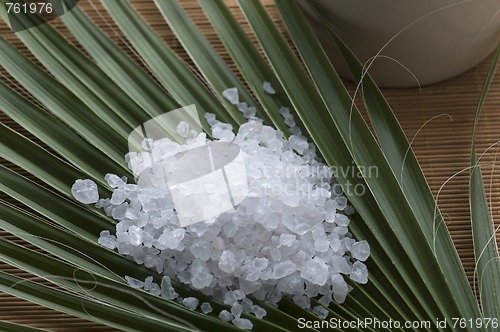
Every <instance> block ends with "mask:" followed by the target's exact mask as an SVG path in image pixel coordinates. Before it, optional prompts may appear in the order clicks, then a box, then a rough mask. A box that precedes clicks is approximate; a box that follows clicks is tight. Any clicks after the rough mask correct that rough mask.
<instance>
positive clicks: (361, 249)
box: [351, 240, 370, 262]
mask: <svg viewBox="0 0 500 332" xmlns="http://www.w3.org/2000/svg"><path fill="white" fill-rule="evenodd" d="M351 255H352V257H353V258H356V259H357V260H360V261H362V262H364V261H366V260H367V259H368V257H369V256H370V245H369V244H368V242H367V241H364V240H363V241H359V242H355V243H353V244H352V246H351Z"/></svg>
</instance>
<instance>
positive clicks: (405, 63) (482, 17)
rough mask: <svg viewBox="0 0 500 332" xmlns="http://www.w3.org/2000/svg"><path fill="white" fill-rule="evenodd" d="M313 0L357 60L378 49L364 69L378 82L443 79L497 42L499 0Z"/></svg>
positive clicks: (343, 69)
mask: <svg viewBox="0 0 500 332" xmlns="http://www.w3.org/2000/svg"><path fill="white" fill-rule="evenodd" d="M298 1H299V3H300V4H301V5H302V6H303V7H304V9H305V10H306V12H307V11H308V8H307V5H305V4H304V3H303V0H298ZM313 1H314V3H315V4H316V5H317V6H319V8H321V12H322V13H324V14H325V15H326V17H327V19H328V20H329V22H330V23H331V24H332V26H333V27H334V29H335V30H336V31H337V33H338V34H339V35H340V37H341V38H342V39H343V40H344V41H345V42H346V43H347V45H348V46H349V47H350V48H351V50H352V51H353V52H354V53H355V54H356V55H357V56H358V58H359V59H360V60H361V61H363V62H366V61H367V60H369V59H370V58H372V57H373V56H375V55H377V54H379V52H380V54H379V55H380V57H379V58H377V59H376V60H375V61H374V63H373V65H372V67H371V68H370V70H369V72H370V74H371V75H372V76H373V77H374V79H375V81H376V82H377V83H378V84H379V85H380V86H385V87H409V86H417V85H419V84H420V85H427V84H432V83H436V82H439V81H442V80H445V79H448V78H450V77H453V76H455V75H458V74H460V73H462V72H464V71H466V70H468V69H470V68H472V67H474V66H475V65H477V64H478V63H479V62H481V61H482V60H484V59H485V58H486V57H487V56H488V55H489V54H490V53H491V52H492V51H493V50H494V49H495V47H496V46H497V44H498V42H499V41H500V1H499V0H465V1H457V0H313ZM308 17H309V19H310V21H311V24H312V26H313V28H314V29H315V31H316V33H317V35H318V37H319V38H320V40H321V42H322V44H323V46H324V47H325V49H326V51H327V53H328V54H329V56H330V58H331V59H333V62H334V65H335V66H336V68H337V70H338V72H339V74H340V75H342V76H344V77H350V74H349V70H348V68H347V66H346V65H345V63H344V62H343V60H342V56H341V55H340V53H339V51H338V50H337V48H336V46H335V45H334V41H333V40H332V39H331V37H330V34H329V33H328V32H327V31H325V30H324V29H322V27H321V26H320V25H319V24H318V22H317V21H316V20H315V19H314V18H313V17H312V16H310V15H308ZM384 46H385V47H384ZM405 67H406V68H405Z"/></svg>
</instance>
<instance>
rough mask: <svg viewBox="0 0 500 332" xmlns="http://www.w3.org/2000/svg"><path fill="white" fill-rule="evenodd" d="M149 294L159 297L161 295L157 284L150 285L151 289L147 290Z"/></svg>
mask: <svg viewBox="0 0 500 332" xmlns="http://www.w3.org/2000/svg"><path fill="white" fill-rule="evenodd" d="M149 292H150V293H151V294H153V295H156V296H160V295H161V289H160V286H158V284H157V283H154V282H153V283H152V284H151V287H150V289H149Z"/></svg>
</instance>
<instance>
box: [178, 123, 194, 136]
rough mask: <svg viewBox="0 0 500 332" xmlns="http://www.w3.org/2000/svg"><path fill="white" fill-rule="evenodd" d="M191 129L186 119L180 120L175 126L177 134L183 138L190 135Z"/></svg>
mask: <svg viewBox="0 0 500 332" xmlns="http://www.w3.org/2000/svg"><path fill="white" fill-rule="evenodd" d="M189 129H190V128H189V124H188V123H187V122H184V121H181V122H179V123H178V124H177V127H176V128H175V130H176V132H177V134H179V136H181V137H182V138H187V137H188V136H189Z"/></svg>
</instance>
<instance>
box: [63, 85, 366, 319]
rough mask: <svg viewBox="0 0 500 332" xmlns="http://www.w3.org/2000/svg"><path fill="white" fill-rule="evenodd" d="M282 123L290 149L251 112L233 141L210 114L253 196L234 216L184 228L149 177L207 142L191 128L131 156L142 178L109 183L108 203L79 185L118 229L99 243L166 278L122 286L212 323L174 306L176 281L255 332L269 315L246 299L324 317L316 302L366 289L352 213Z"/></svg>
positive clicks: (193, 303) (78, 191) (193, 304)
mask: <svg viewBox="0 0 500 332" xmlns="http://www.w3.org/2000/svg"><path fill="white" fill-rule="evenodd" d="M223 96H224V97H225V98H226V99H228V100H229V101H230V102H231V103H233V104H234V105H236V106H237V107H238V109H240V111H242V112H243V113H244V114H245V111H246V110H247V109H248V106H247V105H246V104H244V103H240V102H239V97H238V93H237V90H233V89H228V90H225V91H224V93H223ZM280 113H281V114H282V116H283V118H284V120H285V123H287V125H289V126H290V127H292V129H293V128H296V129H294V132H295V133H294V134H293V135H292V136H290V138H289V139H286V138H284V137H283V134H282V133H281V132H280V131H277V130H275V129H274V128H272V127H269V126H266V125H263V124H262V121H261V120H260V119H257V118H255V117H254V115H255V114H254V113H253V111H252V117H250V118H249V119H248V120H247V122H246V123H244V124H242V125H241V126H240V128H239V130H238V132H237V133H236V134H234V133H233V132H232V127H231V126H230V125H228V124H225V123H222V122H219V121H218V120H217V119H216V118H215V116H214V115H212V114H206V119H207V122H208V123H209V124H210V126H211V128H212V132H213V133H215V135H214V140H220V141H232V142H233V143H234V144H237V145H238V147H239V148H240V149H241V151H242V152H243V155H244V162H245V168H246V172H247V173H246V177H247V182H248V186H249V190H248V191H249V192H248V195H247V197H246V199H245V200H244V201H243V202H242V203H240V204H239V205H238V206H236V207H235V209H234V210H232V211H228V212H225V213H222V214H220V215H219V216H217V217H215V218H212V219H211V220H208V221H205V222H199V223H196V224H192V225H189V226H186V227H181V226H180V224H179V220H178V218H177V215H176V213H175V205H174V203H173V200H172V196H171V195H170V192H169V189H168V187H167V185H166V183H165V182H164V178H163V177H161V176H159V175H157V174H156V173H155V172H151V171H148V170H153V169H158V167H164V166H163V165H162V163H165V162H167V160H168V158H167V157H168V156H171V155H173V154H175V153H178V152H180V151H187V150H189V149H192V148H195V147H199V146H201V145H203V144H206V143H207V142H208V140H207V138H206V135H205V134H204V133H201V134H198V135H194V134H191V129H190V128H189V127H186V125H187V124H186V123H181V124H179V126H178V127H177V130H178V132H179V134H184V136H186V137H187V139H186V142H185V143H184V144H179V143H176V142H173V141H170V140H168V139H161V140H157V141H153V140H151V141H148V142H147V144H143V145H144V146H143V148H144V151H142V152H140V153H135V154H133V153H131V154H128V155H127V156H126V160H127V162H128V164H129V167H130V168H131V170H132V171H134V172H136V174H139V173H140V176H139V181H138V183H137V184H127V183H126V179H124V178H120V177H119V176H118V175H114V174H108V175H106V178H105V180H106V181H107V183H108V185H109V186H110V187H111V188H112V189H113V195H112V197H111V199H109V198H104V199H100V200H99V199H98V196H96V195H97V185H95V183H93V182H92V181H90V180H77V183H78V184H77V183H75V185H74V187H75V192H74V195H75V198H76V199H77V200H79V201H82V202H92V203H95V202H97V204H96V207H98V208H102V209H104V210H105V212H106V214H108V215H110V216H112V217H113V218H114V219H116V220H117V221H118V223H117V225H116V233H115V234H111V233H110V232H109V231H103V232H101V235H100V237H99V243H100V244H101V245H103V246H105V247H107V248H109V249H117V250H118V252H120V253H122V254H124V255H127V256H130V257H131V258H133V259H134V260H135V261H136V262H137V263H139V264H144V265H145V266H147V267H149V268H151V269H154V270H156V271H157V272H158V273H161V274H163V275H164V277H163V279H162V280H161V283H160V285H158V284H156V283H154V282H153V281H152V280H151V279H147V280H145V281H144V282H143V281H139V280H136V279H133V278H130V277H126V279H127V282H128V283H129V284H130V285H131V286H132V287H135V288H143V287H144V289H146V288H148V290H149V291H150V292H152V293H154V294H156V295H159V296H162V297H165V298H166V299H169V300H174V299H178V301H180V303H183V304H184V305H186V306H187V307H189V308H191V309H193V310H195V309H196V308H199V309H198V310H201V311H202V312H204V313H209V312H210V311H211V310H212V308H211V306H210V304H209V303H208V302H206V303H203V304H202V305H201V306H199V300H198V299H195V298H189V297H188V298H185V299H181V298H178V294H177V293H176V292H175V288H174V286H173V285H172V282H171V280H175V281H176V282H181V283H184V284H188V285H190V286H191V287H193V288H194V289H197V290H200V291H201V292H203V293H204V294H206V295H209V296H213V297H214V298H215V299H217V300H219V301H221V302H224V303H226V304H228V305H230V306H231V308H230V310H229V311H227V310H223V311H221V312H220V313H219V314H218V315H219V318H221V319H222V320H224V321H227V322H233V323H234V324H235V325H237V326H239V327H241V328H251V322H250V321H248V320H247V319H245V318H241V317H240V316H241V315H242V313H243V312H247V313H251V314H252V313H253V314H254V315H255V316H256V317H258V318H262V317H264V316H265V315H266V310H264V309H263V308H261V307H259V306H256V305H254V304H253V303H252V301H251V300H250V299H249V298H248V296H253V297H255V298H257V299H258V300H261V301H264V302H266V303H267V304H269V305H271V306H277V303H278V302H279V301H280V300H281V298H282V297H283V296H287V297H289V298H291V299H292V300H293V301H294V302H295V303H297V304H298V305H299V306H301V307H303V308H306V309H308V310H311V311H313V312H314V313H316V314H317V315H318V316H319V317H323V316H325V312H324V310H322V309H321V307H315V308H311V302H310V298H312V297H318V298H319V299H320V300H319V301H320V303H321V304H322V305H324V306H328V305H329V304H330V303H331V301H336V302H338V303H342V302H344V301H345V298H346V296H347V294H348V293H349V291H350V289H352V287H351V286H350V285H349V284H348V283H347V282H346V277H349V278H350V280H352V281H353V282H357V283H366V282H367V281H368V272H367V269H366V265H365V264H363V263H362V262H363V261H365V260H366V259H367V258H368V257H369V254H370V248H369V245H368V243H367V242H366V241H359V242H358V241H356V240H355V239H353V238H352V237H351V233H349V231H348V224H349V217H348V215H349V214H352V213H353V210H352V207H351V206H349V205H348V202H347V199H346V198H345V196H343V195H342V191H341V190H339V187H338V186H336V182H335V179H334V178H332V172H331V170H330V169H329V168H328V167H327V166H326V165H324V164H322V163H321V162H320V161H319V160H318V158H317V157H316V153H315V150H314V146H312V145H311V144H309V143H308V142H307V139H306V138H305V137H304V136H302V134H301V133H300V129H299V128H298V127H296V124H295V120H294V118H293V115H292V114H291V112H290V110H289V109H287V108H282V109H280ZM153 156H154V157H153ZM153 161H154V162H155V163H153ZM81 181H84V182H81ZM89 181H90V182H89ZM92 183H93V184H92ZM94 185H95V187H94ZM72 189H73V188H72ZM72 191H73V190H72ZM208 194H210V192H207V195H208ZM323 309H324V308H323ZM325 310H326V309H325ZM326 314H327V313H326ZM325 317H326V316H325Z"/></svg>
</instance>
